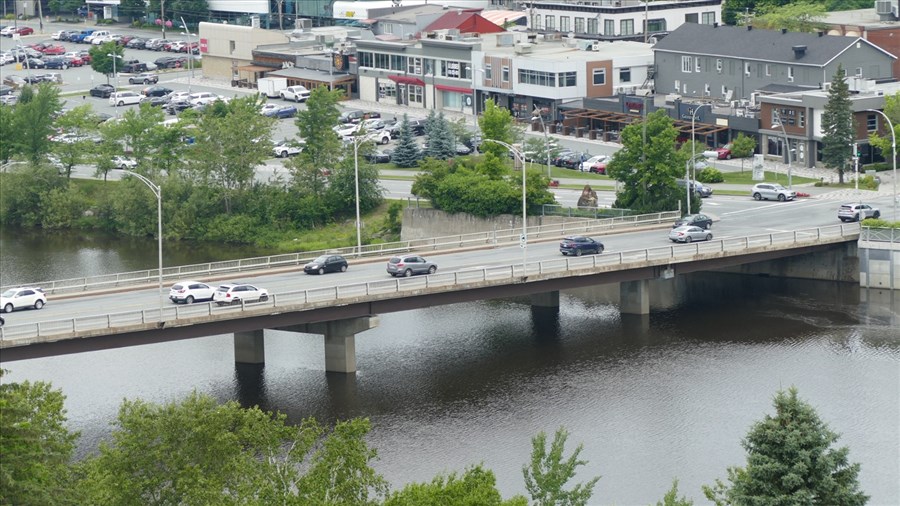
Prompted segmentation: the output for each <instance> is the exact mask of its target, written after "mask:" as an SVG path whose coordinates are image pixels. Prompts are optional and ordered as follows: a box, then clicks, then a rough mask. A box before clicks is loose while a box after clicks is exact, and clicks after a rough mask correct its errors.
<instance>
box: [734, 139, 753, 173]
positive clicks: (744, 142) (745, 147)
mask: <svg viewBox="0 0 900 506" xmlns="http://www.w3.org/2000/svg"><path fill="white" fill-rule="evenodd" d="M754 151H756V139H755V138H753V137H750V136H749V135H744V134H743V133H739V134H738V136H737V137H735V138H734V140H733V141H731V156H732V157H734V158H740V159H741V171H742V172H743V170H744V158H746V157H748V156H750V155H752V154H753V152H754Z"/></svg>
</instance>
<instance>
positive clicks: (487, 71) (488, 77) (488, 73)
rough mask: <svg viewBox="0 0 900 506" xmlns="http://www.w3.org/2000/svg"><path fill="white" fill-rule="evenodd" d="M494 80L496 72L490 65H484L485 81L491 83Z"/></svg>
mask: <svg viewBox="0 0 900 506" xmlns="http://www.w3.org/2000/svg"><path fill="white" fill-rule="evenodd" d="M492 79H494V70H493V69H492V68H491V64H490V63H485V64H484V80H485V81H490V80H492Z"/></svg>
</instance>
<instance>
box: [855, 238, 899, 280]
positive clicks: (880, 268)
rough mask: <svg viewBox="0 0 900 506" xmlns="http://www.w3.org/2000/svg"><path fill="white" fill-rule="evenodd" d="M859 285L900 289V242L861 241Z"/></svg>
mask: <svg viewBox="0 0 900 506" xmlns="http://www.w3.org/2000/svg"><path fill="white" fill-rule="evenodd" d="M859 286H861V287H863V288H887V289H890V290H900V244H898V243H890V242H874V241H860V243H859Z"/></svg>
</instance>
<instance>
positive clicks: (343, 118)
mask: <svg viewBox="0 0 900 506" xmlns="http://www.w3.org/2000/svg"><path fill="white" fill-rule="evenodd" d="M380 117H381V113H378V112H363V111H344V112H342V113H341V115H340V116H339V117H338V121H339V122H341V123H359V122H360V121H362V120H364V119H370V118H380Z"/></svg>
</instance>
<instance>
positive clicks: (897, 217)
mask: <svg viewBox="0 0 900 506" xmlns="http://www.w3.org/2000/svg"><path fill="white" fill-rule="evenodd" d="M866 110H867V111H869V112H877V113H878V114H880V115H881V116H882V117H884V120H885V121H887V123H888V126H889V127H891V150H892V151H893V153H892V154H893V159H894V171H893V174H892V176H891V179H892V180H893V183H892V184H893V187H894V205H893V207H894V221H896V220H900V215H898V214H897V136H896V135H895V134H894V124H893V123H892V122H891V118H888V115H887V114H885V113H884V112H883V111H879V110H877V109H866ZM854 155H855V153H854ZM857 179H859V177H858V176H857Z"/></svg>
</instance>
